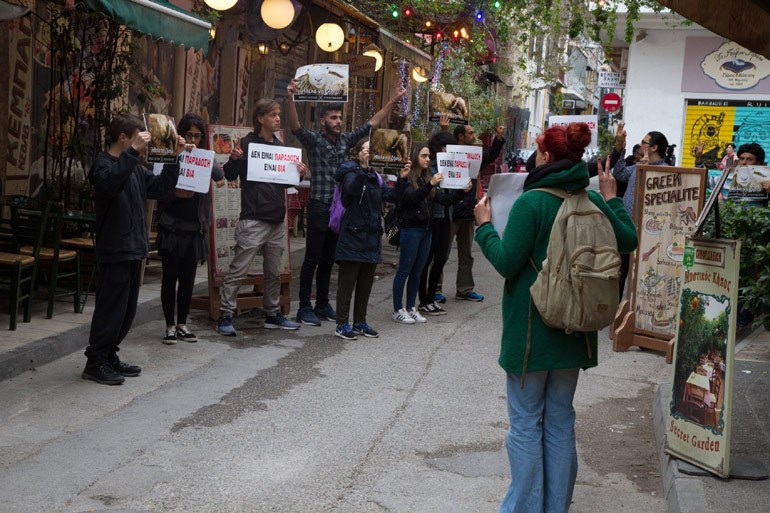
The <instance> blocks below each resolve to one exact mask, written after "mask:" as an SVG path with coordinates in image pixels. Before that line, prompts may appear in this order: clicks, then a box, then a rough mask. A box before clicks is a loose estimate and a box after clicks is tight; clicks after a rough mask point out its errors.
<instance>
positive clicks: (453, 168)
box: [436, 152, 471, 189]
mask: <svg viewBox="0 0 770 513" xmlns="http://www.w3.org/2000/svg"><path fill="white" fill-rule="evenodd" d="M436 163H437V164H438V172H439V173H441V174H442V175H444V180H443V181H442V182H441V188H442V189H465V188H466V187H467V186H468V180H470V178H471V177H470V171H469V170H468V168H469V167H470V166H469V164H468V157H466V156H465V154H464V153H449V152H440V153H437V154H436Z"/></svg>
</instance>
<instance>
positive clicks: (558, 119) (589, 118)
mask: <svg viewBox="0 0 770 513" xmlns="http://www.w3.org/2000/svg"><path fill="white" fill-rule="evenodd" d="M570 123H585V124H587V125H588V128H590V129H591V144H589V145H588V146H586V149H589V150H596V149H597V148H599V116H597V115H595V114H594V115H575V116H551V117H549V118H548V126H557V125H569V124H570Z"/></svg>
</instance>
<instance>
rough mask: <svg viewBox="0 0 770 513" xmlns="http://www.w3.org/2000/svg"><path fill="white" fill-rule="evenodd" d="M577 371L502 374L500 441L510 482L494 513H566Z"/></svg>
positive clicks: (573, 471)
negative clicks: (504, 422) (506, 424)
mask: <svg viewBox="0 0 770 513" xmlns="http://www.w3.org/2000/svg"><path fill="white" fill-rule="evenodd" d="M579 371H580V369H559V370H551V371H544V372H528V373H527V375H526V380H525V383H524V388H523V389H522V388H521V374H508V416H509V418H510V422H511V427H510V429H509V431H508V436H507V438H506V441H505V446H506V448H507V449H508V461H509V463H510V466H511V484H510V486H509V487H508V493H506V494H505V498H504V499H503V503H502V504H501V505H500V513H566V512H567V511H568V510H569V505H570V502H571V501H572V490H573V489H574V488H575V479H576V477H577V466H578V465H577V447H576V446H575V409H574V408H573V407H572V399H573V397H574V396H575V388H576V387H577V380H578V372H579Z"/></svg>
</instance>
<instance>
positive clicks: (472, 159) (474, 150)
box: [446, 144, 484, 179]
mask: <svg viewBox="0 0 770 513" xmlns="http://www.w3.org/2000/svg"><path fill="white" fill-rule="evenodd" d="M446 151H448V152H449V153H465V156H466V157H468V165H469V166H470V167H469V168H468V170H469V171H470V175H471V178H474V179H475V178H478V177H479V171H481V159H482V157H483V156H484V149H483V148H482V147H481V146H465V145H461V144H448V145H447V147H446Z"/></svg>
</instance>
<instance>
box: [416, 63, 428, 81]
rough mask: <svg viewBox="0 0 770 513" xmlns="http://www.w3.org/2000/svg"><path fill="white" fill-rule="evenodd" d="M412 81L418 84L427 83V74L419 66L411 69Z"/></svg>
mask: <svg viewBox="0 0 770 513" xmlns="http://www.w3.org/2000/svg"><path fill="white" fill-rule="evenodd" d="M412 79H413V80H414V81H415V82H418V83H422V82H427V81H428V72H427V71H425V70H424V69H423V68H422V67H420V66H415V67H414V68H412Z"/></svg>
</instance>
